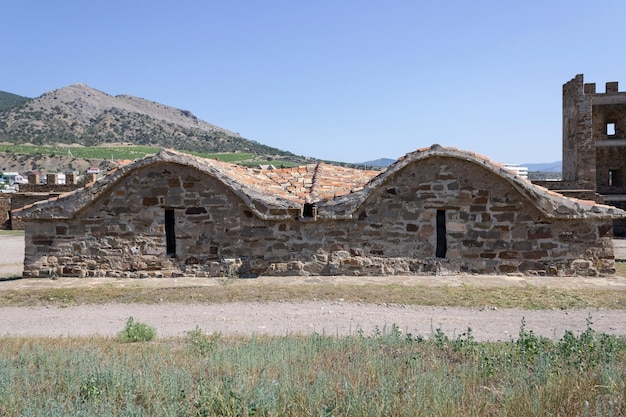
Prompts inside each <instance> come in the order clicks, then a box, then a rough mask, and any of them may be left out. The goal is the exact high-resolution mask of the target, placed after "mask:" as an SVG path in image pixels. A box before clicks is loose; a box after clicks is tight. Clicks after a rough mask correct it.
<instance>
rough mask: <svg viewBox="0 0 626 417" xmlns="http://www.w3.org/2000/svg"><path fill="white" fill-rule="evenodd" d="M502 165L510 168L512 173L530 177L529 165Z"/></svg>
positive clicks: (526, 177)
mask: <svg viewBox="0 0 626 417" xmlns="http://www.w3.org/2000/svg"><path fill="white" fill-rule="evenodd" d="M502 166H504V168H506V169H508V170H509V171H511V172H512V173H514V174H517V175H518V176H520V177H522V178H525V179H528V167H525V166H522V165H519V164H502Z"/></svg>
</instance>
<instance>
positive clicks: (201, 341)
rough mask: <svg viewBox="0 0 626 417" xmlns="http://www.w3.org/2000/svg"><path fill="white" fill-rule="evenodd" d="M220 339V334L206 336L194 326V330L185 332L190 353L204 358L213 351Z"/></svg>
mask: <svg viewBox="0 0 626 417" xmlns="http://www.w3.org/2000/svg"><path fill="white" fill-rule="evenodd" d="M220 337H221V335H220V334H213V335H211V336H208V335H206V334H204V333H203V332H202V329H200V327H198V326H196V328H195V329H194V330H192V331H190V332H187V337H186V341H187V345H188V346H189V348H190V350H191V351H192V352H195V353H197V354H199V355H201V356H204V355H207V354H209V353H211V352H213V351H214V350H215V346H216V345H217V341H218V340H219V338H220Z"/></svg>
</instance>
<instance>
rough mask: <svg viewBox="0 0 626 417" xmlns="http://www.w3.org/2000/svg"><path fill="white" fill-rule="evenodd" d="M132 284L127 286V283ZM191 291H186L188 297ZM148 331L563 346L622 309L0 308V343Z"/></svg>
mask: <svg viewBox="0 0 626 417" xmlns="http://www.w3.org/2000/svg"><path fill="white" fill-rule="evenodd" d="M23 251H24V243H23V238H22V237H15V236H1V237H0V276H5V277H6V276H19V275H20V274H21V268H22V264H21V262H22V259H23V253H24V252H23ZM130 281H132V282H130ZM244 281H245V283H242V284H241V285H265V286H267V288H268V290H269V291H271V286H272V283H279V284H281V285H284V284H285V283H289V284H290V285H337V284H341V283H346V282H349V283H351V284H355V283H358V284H360V285H384V284H387V283H391V282H394V283H397V284H399V285H406V286H412V285H435V286H442V285H467V284H469V285H486V286H494V285H538V286H565V287H569V288H591V287H593V288H611V289H613V290H615V291H626V278H621V277H613V278H606V279H605V278H586V279H585V278H540V277H536V278H532V277H507V276H462V275H455V276H450V277H441V276H437V277H358V278H349V277H315V278H260V279H255V280H244ZM111 282H114V283H115V284H116V285H146V286H159V285H168V286H172V285H182V286H185V285H219V283H217V281H216V280H214V279H197V278H179V279H148V280H113V279H108V280H107V279H94V280H91V279H71V278H70V279H58V280H49V279H43V278H42V279H16V280H6V281H1V282H0V297H2V296H3V295H2V293H3V291H6V290H19V289H28V288H35V287H37V288H44V287H67V286H76V285H88V286H96V285H101V284H107V283H108V284H111ZM190 290H192V289H190ZM130 316H132V317H133V318H134V319H135V320H138V321H141V322H145V323H148V324H150V325H152V326H154V327H155V328H156V329H157V334H158V337H176V336H182V335H184V334H185V333H186V332H187V331H190V330H193V329H195V328H196V326H199V327H200V328H201V329H202V330H203V331H205V332H219V333H222V334H224V335H231V334H243V335H250V334H271V335H285V334H299V333H302V334H308V333H312V332H318V333H325V334H328V335H335V334H338V335H346V334H354V333H356V332H357V330H358V329H362V330H363V332H364V333H365V334H366V335H367V334H372V332H373V331H374V330H375V329H376V328H378V329H383V328H385V327H386V328H390V326H392V325H393V324H395V325H396V326H398V327H399V328H400V329H401V330H402V331H406V332H410V333H412V334H414V335H421V336H425V337H427V336H429V335H430V334H431V333H432V332H433V331H434V330H436V329H437V328H441V329H442V330H443V331H444V332H445V333H446V334H447V335H448V336H456V335H460V334H462V333H463V332H465V331H466V330H467V328H468V327H471V329H472V333H473V335H474V336H475V337H476V339H477V340H492V341H496V340H510V339H511V338H516V337H517V334H518V332H519V329H520V325H521V323H522V320H525V322H526V328H527V329H528V330H533V331H534V332H535V333H537V334H539V335H542V336H546V337H550V338H560V337H561V336H563V333H564V331H565V330H572V331H574V332H579V331H582V330H584V329H585V327H586V325H587V318H588V317H591V318H592V321H593V328H594V329H595V330H596V331H599V332H606V333H610V334H615V335H623V336H626V310H596V309H585V310H555V311H545V310H539V311H536V310H533V311H530V310H517V309H493V308H489V307H485V308H481V309H469V308H442V307H422V306H396V305H378V304H376V305H374V304H363V303H347V302H343V301H342V300H337V301H335V302H321V301H310V302H304V303H292V302H272V303H239V302H235V303H228V304H169V303H156V304H150V305H147V304H107V305H81V306H72V307H56V306H44V307H4V308H0V336H35V335H36V336H89V335H102V336H113V335H115V334H116V333H117V332H119V331H120V330H121V329H122V328H123V327H124V324H125V322H126V320H127V319H128V317H130Z"/></svg>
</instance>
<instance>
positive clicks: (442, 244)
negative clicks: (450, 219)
mask: <svg viewBox="0 0 626 417" xmlns="http://www.w3.org/2000/svg"><path fill="white" fill-rule="evenodd" d="M447 250H448V242H447V238H446V211H445V210H437V249H436V252H435V256H436V257H437V258H445V257H446V252H447Z"/></svg>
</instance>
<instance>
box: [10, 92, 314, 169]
mask: <svg viewBox="0 0 626 417" xmlns="http://www.w3.org/2000/svg"><path fill="white" fill-rule="evenodd" d="M3 96H4V97H9V98H11V97H12V96H15V95H11V93H6V94H5V95H3ZM16 97H19V96H16ZM0 98H1V97H0ZM0 142H7V143H14V144H33V145H58V144H65V145H72V144H78V145H83V146H100V145H111V144H129V143H130V144H133V145H147V146H157V147H161V148H172V149H178V150H181V151H191V152H206V153H220V152H250V153H254V154H258V155H260V156H262V157H265V158H267V159H274V160H285V161H294V162H300V161H302V160H305V159H306V158H304V157H297V156H296V155H294V154H292V153H291V152H288V151H284V150H281V149H277V148H273V147H270V146H267V145H263V144H260V143H258V142H256V141H253V140H249V139H245V138H243V137H241V135H239V134H238V133H235V132H233V131H230V130H228V129H225V128H222V127H219V126H216V125H213V124H211V123H209V122H206V121H204V120H201V119H199V118H198V117H196V116H195V115H194V114H193V113H192V112H190V111H188V110H181V109H178V108H175V107H170V106H167V105H164V104H161V103H157V102H155V101H150V100H146V99H143V98H139V97H135V96H132V95H126V94H122V95H117V96H112V95H109V94H107V93H105V92H103V91H100V90H97V89H95V88H92V87H90V86H88V85H86V84H83V83H76V84H71V85H69V86H66V87H62V88H59V89H56V90H52V91H48V92H45V93H43V94H42V95H41V96H39V97H37V98H33V99H26V100H25V101H22V102H21V103H20V102H19V100H18V103H17V104H15V105H13V106H10V107H8V108H5V109H0Z"/></svg>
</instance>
